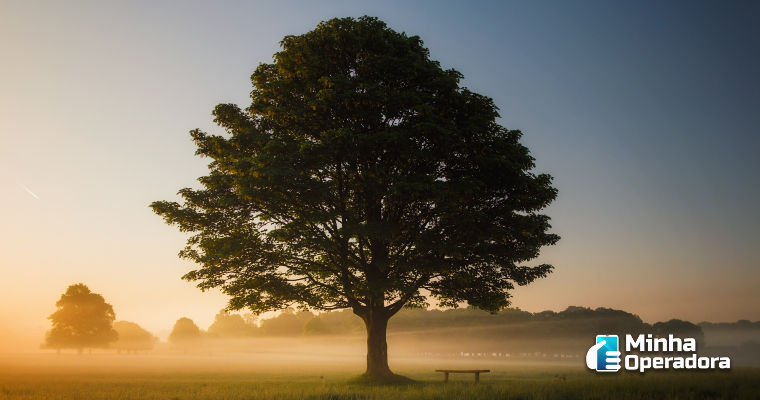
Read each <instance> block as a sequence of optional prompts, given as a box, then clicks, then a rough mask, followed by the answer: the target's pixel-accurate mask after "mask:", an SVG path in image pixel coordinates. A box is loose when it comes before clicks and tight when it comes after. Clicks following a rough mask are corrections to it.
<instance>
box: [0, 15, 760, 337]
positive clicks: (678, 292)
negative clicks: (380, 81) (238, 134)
mask: <svg viewBox="0 0 760 400" xmlns="http://www.w3.org/2000/svg"><path fill="white" fill-rule="evenodd" d="M361 15H372V16H377V17H379V18H381V19H382V20H384V21H385V22H386V23H387V24H388V25H389V26H390V27H391V28H393V29H395V30H398V31H404V32H406V33H407V34H410V35H419V36H420V37H421V38H422V40H423V41H424V42H425V45H426V46H427V47H428V48H429V49H430V53H431V57H432V58H433V59H436V60H439V61H440V62H441V64H442V66H443V67H445V68H454V69H457V70H459V71H460V72H462V73H463V74H464V77H465V78H464V80H463V84H464V85H465V86H467V87H468V88H470V89H471V90H474V91H476V92H478V93H481V94H484V95H487V96H490V97H492V98H493V99H494V101H495V103H496V104H497V105H498V106H499V108H500V112H501V118H500V123H501V124H502V125H504V126H506V127H508V128H510V129H521V130H522V131H523V132H524V137H523V143H524V144H525V145H527V146H528V147H529V148H530V149H531V151H532V154H533V155H534V156H535V157H536V165H537V169H536V171H537V172H546V173H549V174H551V175H553V176H554V178H555V184H556V187H557V188H558V189H559V196H558V199H557V200H556V202H555V203H554V204H553V205H552V206H551V207H550V208H549V209H547V211H546V212H547V213H548V214H549V215H550V216H551V217H552V221H553V222H552V225H553V227H554V228H553V229H554V231H555V232H556V233H558V234H560V235H561V236H562V240H561V241H560V242H559V243H558V244H557V245H556V246H553V247H550V248H547V249H546V250H545V251H544V252H543V253H542V255H541V257H540V259H539V260H537V262H549V263H552V264H553V265H555V267H556V270H555V271H554V273H552V274H551V275H550V276H549V277H548V278H546V279H543V280H541V281H538V282H536V283H534V284H532V285H530V286H527V287H524V288H519V289H517V290H515V291H514V293H513V294H514V301H513V305H514V306H517V307H520V308H522V309H525V310H528V311H541V310H547V309H551V310H557V311H558V310H562V309H564V308H566V307H567V306H569V305H578V306H588V307H594V308H595V307H612V308H618V309H624V310H626V311H629V312H633V313H636V314H638V315H640V316H641V317H642V318H643V319H644V320H645V321H648V322H655V321H662V320H668V319H671V318H681V319H687V320H691V321H694V322H699V321H705V320H707V321H735V320H737V319H750V320H759V319H760V307H758V305H760V291H758V290H757V287H760V268H759V267H760V256H758V253H757V252H756V249H757V248H758V247H759V245H760V240H759V239H760V235H759V234H758V229H759V228H760V211H758V207H757V205H758V204H759V203H760V179H758V176H757V173H758V171H760V157H758V153H760V112H759V111H758V110H759V109H760V74H758V72H757V71H760V3H757V2H749V1H747V2H745V1H735V2H713V1H707V2H700V1H683V2H645V1H642V2H628V3H625V2H610V1H577V2H566V1H542V2H479V3H478V2H424V1H418V2H404V1H391V2H348V1H345V2H343V1H331V2H327V1H304V2H295V1H282V2H271V1H269V2H242V1H229V2H213V1H188V2H172V1H114V2H100V1H91V2H86V1H69V2H55V1H7V0H0V334H5V335H10V336H11V337H17V338H24V339H25V340H26V343H32V344H34V345H36V344H38V343H41V342H42V334H43V332H44V331H45V330H46V329H48V328H49V321H48V320H46V317H47V316H48V315H49V314H50V313H52V312H53V311H54V310H55V306H54V303H55V301H56V300H57V299H58V297H59V296H60V295H61V293H63V291H65V289H66V287H67V286H68V285H69V284H73V283H77V282H83V283H85V284H87V285H88V286H89V287H90V288H91V289H92V290H94V291H96V292H98V293H101V294H103V295H104V296H105V298H106V299H107V301H109V302H110V303H111V304H113V306H114V309H115V310H116V314H117V319H124V320H130V321H135V322H137V323H139V324H141V325H142V326H144V327H146V328H147V329H149V330H152V331H153V332H156V333H159V334H162V333H163V334H165V333H166V331H168V330H169V329H171V326H172V324H173V322H174V321H175V320H176V319H177V318H179V317H182V316H187V317H190V318H192V319H194V320H195V321H196V322H197V323H198V324H199V325H200V326H201V327H202V328H206V327H207V326H208V325H209V324H210V323H211V322H212V321H213V316H214V314H215V313H216V312H217V311H218V310H219V309H221V308H222V307H224V306H225V303H226V298H225V297H224V296H223V295H222V294H220V293H217V292H213V291H212V292H205V293H203V292H201V291H200V290H198V289H197V288H195V286H194V284H193V283H191V282H186V281H183V280H181V279H180V277H181V276H182V275H183V274H184V273H186V272H187V271H189V270H191V269H193V265H191V264H190V263H189V261H185V260H180V259H179V258H177V252H178V251H179V250H180V249H181V247H182V246H183V245H184V241H185V239H186V236H185V235H184V234H182V233H180V232H178V231H177V230H176V228H175V227H170V226H167V225H165V224H164V222H163V221H162V219H161V218H160V217H158V216H156V215H154V214H153V213H152V211H151V210H150V209H149V207H148V204H150V203H151V202H152V201H155V200H167V199H177V198H178V197H177V195H176V192H177V190H179V189H180V188H183V187H188V186H194V185H196V179H197V178H198V177H199V176H201V175H203V174H204V173H205V171H206V169H205V163H206V161H204V160H202V159H199V158H197V157H196V156H194V150H195V149H194V146H193V144H192V142H191V140H190V137H189V135H188V131H189V130H191V129H194V128H201V129H203V130H205V131H207V132H221V130H220V129H219V128H217V127H215V126H214V125H213V122H212V117H211V114H210V113H211V110H212V109H213V107H214V106H215V105H216V104H218V103H222V102H224V103H237V104H240V105H242V106H247V105H248V103H249V101H248V100H249V98H248V93H249V92H250V90H251V84H250V80H249V76H250V74H251V73H252V72H253V70H254V69H255V68H256V66H257V65H258V64H259V63H262V62H263V63H266V62H271V60H272V54H273V53H274V52H276V51H277V50H278V46H279V41H280V40H281V39H282V38H283V36H285V35H289V34H300V33H305V32H307V31H309V30H311V29H313V28H314V27H315V26H316V24H317V23H319V22H320V21H322V20H326V19H330V18H333V17H346V16H353V17H358V16H361ZM14 335H15V336H14Z"/></svg>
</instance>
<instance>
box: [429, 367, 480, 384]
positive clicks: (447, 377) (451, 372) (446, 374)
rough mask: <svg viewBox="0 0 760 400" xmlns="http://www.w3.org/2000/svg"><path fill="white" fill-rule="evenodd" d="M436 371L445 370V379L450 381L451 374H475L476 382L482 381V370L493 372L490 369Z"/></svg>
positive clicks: (438, 370)
mask: <svg viewBox="0 0 760 400" xmlns="http://www.w3.org/2000/svg"><path fill="white" fill-rule="evenodd" d="M435 372H443V381H444V382H448V381H449V374H475V383H478V382H480V373H481V372H491V370H490V369H437V370H435Z"/></svg>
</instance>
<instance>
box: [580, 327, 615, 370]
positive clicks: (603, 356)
mask: <svg viewBox="0 0 760 400" xmlns="http://www.w3.org/2000/svg"><path fill="white" fill-rule="evenodd" d="M586 366H587V367H589V368H590V369H595V370H596V371H597V372H617V371H619V370H620V348H619V347H618V336H617V335H596V344H595V345H593V346H591V348H590V349H588V352H587V353H586Z"/></svg>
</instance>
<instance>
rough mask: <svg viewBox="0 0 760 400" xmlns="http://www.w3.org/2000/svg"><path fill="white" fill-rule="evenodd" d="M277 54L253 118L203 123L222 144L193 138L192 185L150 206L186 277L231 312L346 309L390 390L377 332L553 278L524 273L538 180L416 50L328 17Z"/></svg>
mask: <svg viewBox="0 0 760 400" xmlns="http://www.w3.org/2000/svg"><path fill="white" fill-rule="evenodd" d="M281 47H282V50H281V51H279V52H278V53H276V54H275V56H274V62H273V63H271V64H266V63H264V64H260V65H259V66H258V68H256V70H255V72H254V73H253V75H252V77H251V80H252V82H253V90H252V92H251V104H250V106H248V107H247V108H246V109H241V108H240V107H238V106H237V105H233V104H220V105H218V106H217V107H216V108H215V109H214V112H213V115H214V117H215V122H216V123H217V124H218V125H219V126H221V127H222V128H224V130H225V131H226V134H224V135H211V134H207V133H205V132H202V131H200V130H194V131H192V132H191V135H192V138H193V140H194V141H195V143H196V145H197V147H198V150H197V154H198V155H200V156H203V157H207V158H209V159H210V160H211V162H210V164H209V174H208V175H206V176H203V177H201V178H200V179H199V181H200V183H201V184H202V188H200V189H190V188H187V189H182V190H181V191H180V195H181V196H182V198H183V201H182V203H178V202H172V201H158V202H154V203H153V204H152V207H153V209H154V211H155V212H156V213H158V214H159V215H161V216H163V217H164V218H165V220H166V221H167V222H168V223H170V224H174V225H177V226H178V227H179V228H180V230H182V231H185V232H192V233H193V236H192V237H191V238H190V239H189V240H188V245H187V247H186V248H185V249H184V250H183V251H182V252H181V253H180V255H181V256H182V257H185V258H188V259H190V260H193V261H194V262H196V263H197V264H198V265H199V268H198V269H195V270H193V271H191V272H189V273H188V274H186V275H185V276H184V278H185V279H188V280H192V281H197V282H198V286H199V287H200V288H201V289H210V288H220V289H221V290H222V291H223V292H224V293H226V294H227V295H229V296H230V304H229V306H230V308H231V309H241V308H244V307H247V308H250V309H251V310H252V311H253V312H255V313H261V312H265V311H269V310H278V309H284V308H288V307H291V306H300V307H302V308H304V309H316V310H334V309H342V308H350V309H351V310H352V311H353V312H354V313H355V314H357V315H358V316H360V317H361V318H362V319H363V320H364V322H365V324H366V326H367V332H368V350H369V353H368V368H367V374H368V375H373V376H380V375H385V376H389V375H390V374H391V373H390V370H389V369H388V367H387V361H383V360H385V359H387V354H386V344H385V328H386V326H387V321H388V319H389V318H390V317H391V316H393V315H394V314H395V313H397V312H398V311H399V310H400V309H401V308H402V307H404V306H418V307H419V306H424V305H425V304H427V301H428V299H434V300H435V301H437V303H438V304H439V305H441V306H454V307H455V306H458V305H459V304H460V303H463V302H465V303H468V304H470V305H473V306H476V307H479V308H482V309H484V310H488V311H491V312H496V311H498V310H500V309H502V308H504V307H507V306H508V305H509V298H510V290H511V289H513V288H514V287H515V285H525V284H528V283H530V282H532V281H533V280H535V279H537V278H540V277H544V276H546V275H547V274H548V273H549V272H550V271H551V270H552V266H551V265H548V264H540V265H535V266H528V265H526V264H525V263H526V262H528V261H530V260H532V259H534V258H536V257H537V256H538V254H539V249H540V248H541V247H542V246H545V245H551V244H554V243H555V242H556V241H557V240H558V239H559V238H558V236H557V235H555V234H553V233H550V232H549V229H550V224H549V217H548V216H546V215H544V214H541V213H540V211H541V210H542V209H543V208H545V207H546V206H547V205H548V204H549V203H550V202H551V201H553V200H554V199H555V197H556V194H557V191H556V189H554V188H553V187H552V186H551V179H552V178H551V177H550V176H549V175H547V174H538V173H535V172H533V171H532V170H533V168H534V159H533V157H532V156H531V155H530V153H529V151H528V149H527V148H526V147H525V146H523V145H522V144H521V143H520V137H521V135H522V134H521V132H520V131H518V130H511V129H507V128H505V127H503V126H501V125H499V124H498V123H497V121H496V119H497V117H498V111H497V107H496V106H495V105H494V103H493V101H492V100H491V99H490V98H488V97H486V96H483V95H480V94H477V93H474V92H472V91H470V90H468V89H467V88H465V87H462V86H461V85H460V82H461V79H462V75H461V74H460V73H459V72H457V71H455V70H453V69H443V68H442V67H441V65H440V64H439V63H438V62H437V61H434V60H432V59H431V58H430V55H429V51H428V49H426V48H425V47H424V46H423V43H422V40H421V39H420V38H419V37H417V36H408V35H406V34H405V33H399V32H396V31H394V30H392V29H390V28H388V27H387V26H386V25H385V23H383V22H382V21H380V20H378V19H376V18H372V17H362V18H359V19H353V18H341V19H332V20H329V21H325V22H322V23H320V24H319V25H318V26H317V28H316V29H314V30H313V31H310V32H308V33H305V34H303V35H298V36H286V37H285V38H284V39H283V40H282V42H281ZM378 360H379V361H378Z"/></svg>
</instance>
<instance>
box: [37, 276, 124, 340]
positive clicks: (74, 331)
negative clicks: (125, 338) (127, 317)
mask: <svg viewBox="0 0 760 400" xmlns="http://www.w3.org/2000/svg"><path fill="white" fill-rule="evenodd" d="M55 305H56V307H58V310H57V311H56V312H54V313H53V314H51V315H50V317H48V318H49V319H50V321H51V322H52V324H53V327H52V329H51V330H50V331H48V333H47V335H46V338H45V346H46V347H49V348H54V349H59V350H60V349H65V348H69V349H72V348H73V349H77V350H79V351H82V349H86V348H103V347H108V345H109V344H110V343H112V342H115V341H116V340H117V339H118V333H117V332H116V331H115V330H114V329H113V321H114V319H116V313H114V311H113V307H112V306H111V305H110V304H108V303H106V301H105V299H104V298H103V296H101V295H100V294H97V293H93V292H91V291H90V289H89V288H88V287H87V286H86V285H84V284H83V283H77V284H75V285H71V286H69V287H68V289H66V292H65V293H64V294H62V295H61V298H60V299H59V300H58V301H57V302H56V303H55Z"/></svg>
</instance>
